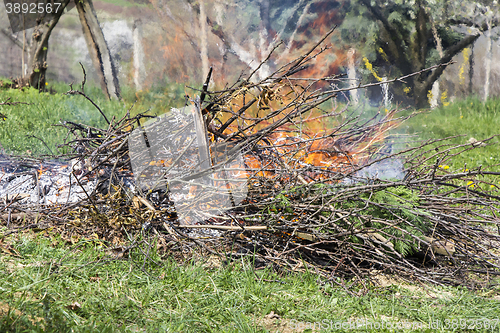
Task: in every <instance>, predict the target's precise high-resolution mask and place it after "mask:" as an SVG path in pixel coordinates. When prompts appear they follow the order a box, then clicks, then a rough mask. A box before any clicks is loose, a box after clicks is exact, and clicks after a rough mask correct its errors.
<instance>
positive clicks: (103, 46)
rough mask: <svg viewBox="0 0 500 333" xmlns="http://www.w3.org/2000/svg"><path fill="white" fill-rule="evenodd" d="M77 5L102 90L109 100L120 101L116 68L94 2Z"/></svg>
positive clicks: (88, 1)
mask: <svg viewBox="0 0 500 333" xmlns="http://www.w3.org/2000/svg"><path fill="white" fill-rule="evenodd" d="M75 3H76V8H77V9H78V14H79V16H80V22H81V23H82V28H83V35H84V36H85V41H86V42H87V46H88V49H89V52H90V55H91V58H92V62H93V63H94V67H95V69H96V71H97V74H98V75H99V79H100V81H101V88H102V90H103V92H104V94H105V95H106V97H107V98H116V99H119V98H120V86H119V83H118V77H117V73H116V68H115V66H114V64H113V59H112V58H111V53H110V52H109V48H108V44H107V43H106V40H105V39H104V34H103V33H102V29H101V27H100V26H99V21H98V19H97V15H96V13H95V10H94V5H93V4H92V0H77V1H75Z"/></svg>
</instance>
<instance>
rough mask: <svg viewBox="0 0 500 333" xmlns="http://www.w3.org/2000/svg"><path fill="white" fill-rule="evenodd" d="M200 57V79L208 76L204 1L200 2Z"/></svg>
mask: <svg viewBox="0 0 500 333" xmlns="http://www.w3.org/2000/svg"><path fill="white" fill-rule="evenodd" d="M199 3H200V17H199V19H200V48H201V49H200V55H201V67H202V73H201V75H202V79H203V78H205V77H206V76H207V74H208V67H209V65H208V35H207V15H206V12H205V1H204V0H200V1H199Z"/></svg>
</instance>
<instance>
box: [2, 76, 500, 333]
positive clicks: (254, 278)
mask: <svg viewBox="0 0 500 333" xmlns="http://www.w3.org/2000/svg"><path fill="white" fill-rule="evenodd" d="M54 88H55V89H56V90H57V91H66V90H67V87H65V86H62V85H58V84H56V85H55V86H54ZM170 89H171V91H170V92H168V91H165V89H164V88H158V89H157V90H154V91H152V92H150V93H147V94H144V95H141V96H135V95H134V94H132V93H128V92H127V91H125V93H124V95H125V98H124V101H122V102H116V101H115V102H113V101H111V102H110V101H105V100H104V98H103V96H101V95H100V93H99V92H98V89H91V88H89V89H88V91H87V93H88V94H89V96H91V97H92V98H93V99H94V100H95V101H96V102H97V103H98V104H99V105H100V106H101V108H102V109H103V110H104V112H105V113H106V115H107V116H108V117H109V118H111V117H112V116H122V115H123V113H124V112H125V111H126V110H127V109H128V108H130V106H131V105H132V103H133V102H134V100H136V99H138V100H139V102H138V103H137V105H136V106H135V107H134V109H133V112H135V113H137V112H140V111H145V110H146V109H147V108H149V107H152V113H161V112H162V111H164V110H165V109H167V107H168V106H177V105H175V104H174V105H172V103H173V102H172V101H176V103H178V102H179V100H178V99H176V96H179V91H180V88H179V87H174V88H170ZM166 93H167V94H166ZM168 93H170V94H172V98H169V97H168ZM9 97H11V98H12V101H20V102H28V103H31V105H29V106H26V105H18V106H4V107H2V106H0V112H1V113H3V114H5V115H6V117H7V119H6V120H5V121H3V122H2V123H1V124H0V142H1V144H2V146H3V148H4V149H5V150H6V151H8V152H17V153H27V150H29V151H30V152H29V153H30V154H33V155H36V154H40V153H41V154H43V153H47V152H48V151H47V148H46V147H45V146H44V144H42V143H41V142H40V141H39V140H37V139H34V138H27V137H26V136H27V135H28V136H29V135H35V136H38V137H40V138H42V139H43V140H44V141H45V142H46V143H47V145H49V146H50V147H51V148H52V147H54V146H55V144H57V143H60V142H61V141H62V139H63V138H64V135H65V132H64V131H61V130H59V129H58V128H54V127H52V126H51V125H52V124H54V123H57V122H58V121H59V120H61V119H62V120H72V121H77V122H84V123H87V124H90V125H94V126H104V125H105V123H104V120H103V119H102V117H101V116H100V114H99V112H98V111H97V110H95V109H94V107H93V106H92V105H91V104H90V103H88V102H87V101H85V100H84V99H83V98H82V97H81V96H66V95H62V94H53V95H50V94H38V92H35V91H27V92H24V93H22V92H19V91H9V90H0V102H1V101H5V100H6V99H7V98H9ZM499 113H500V100H491V101H488V102H487V103H486V104H483V103H482V102H481V101H479V100H477V99H469V100H465V101H463V102H456V103H453V104H451V105H449V106H447V107H443V108H439V109H435V110H432V111H430V112H427V113H423V114H421V115H419V116H417V117H415V118H413V119H411V120H410V121H408V122H407V123H405V124H404V125H403V127H402V129H401V131H403V132H405V133H409V134H415V135H418V137H419V138H420V139H423V140H425V139H429V138H441V137H445V136H450V135H457V134H464V135H465V136H463V137H460V138H456V139H453V142H454V143H466V142H467V141H468V140H469V139H470V138H471V137H472V138H476V139H478V140H481V139H485V138H487V137H489V136H492V135H495V134H499V133H500V130H499V129H500V126H499V125H500V118H499V117H498V115H499ZM494 141H496V142H498V139H496V138H495V139H494ZM52 149H53V148H52ZM464 163H467V166H468V167H473V166H477V165H479V164H482V165H483V166H486V165H494V164H497V163H500V156H499V154H498V145H496V146H491V147H484V148H481V149H475V150H473V151H471V152H467V153H465V154H463V155H461V156H457V157H456V158H454V159H453V160H450V162H449V167H450V168H452V169H456V170H458V169H460V168H463V166H464ZM496 169H497V170H498V169H499V168H498V167H497V168H496ZM2 223H3V222H2ZM6 231H7V229H6V228H5V226H1V225H0V332H153V331H160V332H276V331H279V332H316V331H347V330H349V328H352V326H349V325H354V324H360V325H363V323H367V322H368V323H369V324H368V325H367V326H361V327H359V328H361V329H360V331H363V329H362V328H366V329H365V330H364V331H370V332H381V331H382V332H383V331H387V332H390V331H397V332H405V331H415V330H413V329H400V328H401V327H402V326H401V325H414V328H415V327H417V328H418V327H420V328H418V329H417V330H416V331H422V332H448V331H455V332H465V331H471V332H500V323H498V322H497V321H495V320H499V319H500V288H499V287H493V288H490V289H487V290H476V291H468V290H466V289H465V288H456V287H455V288H451V287H449V288H445V287H435V286H424V285H409V284H406V283H404V282H402V281H400V280H398V279H397V278H395V277H388V276H384V277H382V278H381V279H379V285H366V286H365V287H366V288H362V286H360V287H359V288H356V287H354V288H353V289H351V290H353V292H354V293H357V294H356V295H352V294H349V293H347V292H346V291H345V290H344V289H342V288H340V287H336V286H331V285H329V284H326V283H325V282H324V281H322V280H321V279H318V278H317V276H316V275H315V274H314V269H313V268H311V267H301V268H299V269H298V271H297V272H294V273H287V274H284V273H281V274H278V273H276V272H273V271H271V270H267V269H263V270H259V269H255V268H253V266H252V264H251V262H249V261H226V260H225V258H224V257H222V258H218V257H208V258H207V257H199V258H190V259H185V260H181V259H179V258H178V257H179V255H180V254H179V253H170V254H168V255H166V256H162V257H160V256H159V255H158V254H156V252H155V249H156V245H154V244H153V246H152V251H153V252H152V257H153V259H155V260H156V261H157V262H158V264H151V263H148V262H146V264H144V262H143V260H142V257H141V255H140V253H139V252H138V250H137V251H136V250H134V251H132V252H131V253H130V255H128V256H124V257H120V258H114V257H113V251H110V250H109V249H108V248H109V247H112V245H111V244H107V243H105V242H104V241H101V240H98V239H95V238H91V239H85V238H80V239H63V238H61V237H60V236H58V235H56V234H55V233H51V232H50V230H47V231H39V232H34V231H27V232H22V233H19V234H11V235H8V236H4V235H5V233H6ZM150 241H151V242H154V239H151V240H150ZM174 258H177V259H174ZM345 282H347V283H350V282H349V281H345ZM382 322H384V323H385V324H384V325H385V326H384V327H391V325H392V327H394V328H395V329H394V330H391V329H381V328H378V327H377V326H376V325H379V324H380V323H382ZM313 323H315V324H314V325H315V326H314V327H313V326H312V325H313ZM342 323H343V324H344V326H340V327H341V329H340V330H336V329H335V328H336V327H338V325H342ZM319 324H321V327H319ZM429 324H430V326H429ZM336 325H337V326H336ZM398 325H399V326H398ZM484 325H488V326H487V327H485V326H484ZM479 326H481V327H479ZM342 327H344V329H342Z"/></svg>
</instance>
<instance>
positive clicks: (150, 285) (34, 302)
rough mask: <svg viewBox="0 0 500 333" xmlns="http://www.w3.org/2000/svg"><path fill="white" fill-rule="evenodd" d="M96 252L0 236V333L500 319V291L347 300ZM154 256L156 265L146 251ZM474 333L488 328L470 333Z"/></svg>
mask: <svg viewBox="0 0 500 333" xmlns="http://www.w3.org/2000/svg"><path fill="white" fill-rule="evenodd" d="M103 245H104V243H103V242H101V241H97V240H95V239H94V240H90V239H87V240H85V239H80V240H79V242H78V243H76V244H74V245H71V246H68V243H67V242H66V241H64V240H62V239H61V238H59V237H55V236H53V235H51V234H50V233H44V232H42V233H39V234H38V235H36V234H34V233H31V232H30V233H25V234H24V235H22V236H20V237H18V236H8V237H6V238H3V239H2V242H1V243H0V247H2V248H4V249H8V251H9V252H11V253H12V254H13V255H9V256H6V255H3V256H2V257H1V259H0V312H1V311H3V314H2V315H1V316H0V331H2V332H21V331H29V332H42V331H46V332H69V331H72V332H95V331H99V332H137V331H140V332H153V331H158V330H159V331H161V332H267V331H270V330H272V329H273V327H274V326H272V325H271V324H269V323H267V324H266V322H265V321H264V320H263V319H264V318H265V316H266V315H268V314H270V313H271V311H272V312H274V313H275V314H277V315H279V316H280V318H281V319H274V320H272V322H274V323H275V324H276V325H277V324H278V323H279V322H281V323H282V325H283V326H282V327H288V328H289V329H290V328H294V327H300V326H299V325H301V327H302V328H307V325H308V324H307V323H308V322H309V323H315V322H316V323H318V322H322V323H323V325H325V324H328V325H330V326H331V325H333V323H335V322H341V321H347V320H349V319H350V320H352V321H354V320H358V321H359V320H369V321H372V322H375V321H378V322H380V321H381V320H384V321H386V322H392V323H393V324H395V325H396V324H397V323H398V322H400V323H401V322H406V323H408V322H411V323H413V322H415V323H421V324H422V325H424V327H427V324H428V323H429V322H436V321H440V322H441V323H442V324H443V325H444V323H445V321H446V320H449V321H450V323H451V321H452V320H460V319H462V320H468V322H469V323H471V321H472V320H475V319H490V320H494V319H498V314H499V313H500V301H499V299H500V297H499V296H498V295H499V294H500V293H499V291H500V290H499V289H493V290H489V291H487V292H486V291H485V292H479V293H472V292H469V291H467V290H465V289H462V288H432V287H428V288H426V289H423V288H420V287H415V286H413V287H412V286H405V285H404V284H400V283H398V285H392V286H388V287H385V288H381V287H374V286H369V287H368V292H367V293H366V294H363V295H361V294H360V295H359V296H358V297H352V296H350V295H348V294H347V293H346V292H345V291H344V290H343V289H340V288H336V287H335V288H333V287H331V286H330V285H329V284H324V283H322V281H321V280H318V278H317V276H316V275H315V274H312V273H308V272H306V273H297V274H284V275H278V274H276V273H273V272H272V271H271V270H267V269H263V270H255V269H253V268H252V265H251V264H250V263H249V262H247V261H241V260H240V261H236V262H232V263H229V264H226V265H225V264H224V263H223V262H222V261H214V263H213V264H208V262H210V261H208V260H206V258H198V260H196V259H193V260H188V261H186V262H184V263H180V262H177V261H174V260H173V259H171V258H169V257H166V258H163V260H161V265H160V266H152V265H149V266H148V265H146V270H141V267H142V264H143V261H142V258H141V257H140V256H138V253H139V252H138V251H135V252H133V253H132V254H131V256H130V257H128V258H126V259H122V260H111V261H105V260H103V258H104V256H105V253H106V251H105V248H104V247H103ZM2 252H5V251H2ZM152 256H153V259H156V260H160V258H159V257H158V256H157V255H156V254H155V253H154V251H153V253H152ZM75 302H77V303H78V304H79V306H78V305H75V304H76V303H75ZM7 309H9V310H7ZM264 325H265V326H264ZM316 325H318V324H316ZM499 326H500V325H497V326H496V327H497V328H496V329H495V330H493V331H495V332H496V331H499ZM276 327H278V326H276ZM316 327H317V326H316ZM323 327H325V326H323ZM327 331H328V330H327ZM368 331H372V332H378V331H381V330H378V329H375V328H374V329H373V330H368ZM397 331H398V332H399V331H405V330H397ZM424 331H429V332H430V331H433V332H436V331H440V330H434V329H433V330H424ZM441 331H445V330H441ZM455 331H457V332H463V331H464V330H463V329H460V328H457V329H456V330H455ZM481 331H488V332H491V331H492V330H474V332H481Z"/></svg>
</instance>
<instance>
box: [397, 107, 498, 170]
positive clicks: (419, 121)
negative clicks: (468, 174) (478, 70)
mask: <svg viewBox="0 0 500 333" xmlns="http://www.w3.org/2000/svg"><path fill="white" fill-rule="evenodd" d="M403 126H404V127H406V130H407V132H408V133H409V134H416V135H418V138H419V139H420V140H428V139H439V138H445V137H450V136H455V135H464V136H463V137H459V138H455V139H452V140H450V143H453V144H457V145H458V144H466V143H468V141H469V140H470V139H471V138H474V139H477V140H484V139H487V138H489V137H491V136H493V135H499V134H500V99H498V98H497V99H490V100H488V101H487V102H486V103H483V102H482V101H481V100H479V99H477V98H468V99H466V100H464V101H458V102H455V103H452V104H450V105H448V106H443V107H440V108H436V109H433V110H430V111H427V112H425V113H424V114H421V115H418V116H416V117H414V118H412V119H411V120H409V121H408V122H407V123H406V124H404V125H403ZM490 142H494V143H497V144H494V145H491V146H487V147H482V148H479V149H474V150H470V151H467V152H465V153H463V154H461V155H459V156H456V157H453V158H452V159H450V160H449V161H448V163H447V164H448V165H449V166H450V168H452V169H454V170H455V171H458V170H461V169H463V167H464V165H465V164H467V168H473V167H478V166H480V165H482V166H483V167H486V166H491V165H496V164H499V163H500V154H499V153H498V152H499V147H498V142H499V138H494V139H493V140H492V141H490ZM498 169H499V168H498V167H497V170H498Z"/></svg>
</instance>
